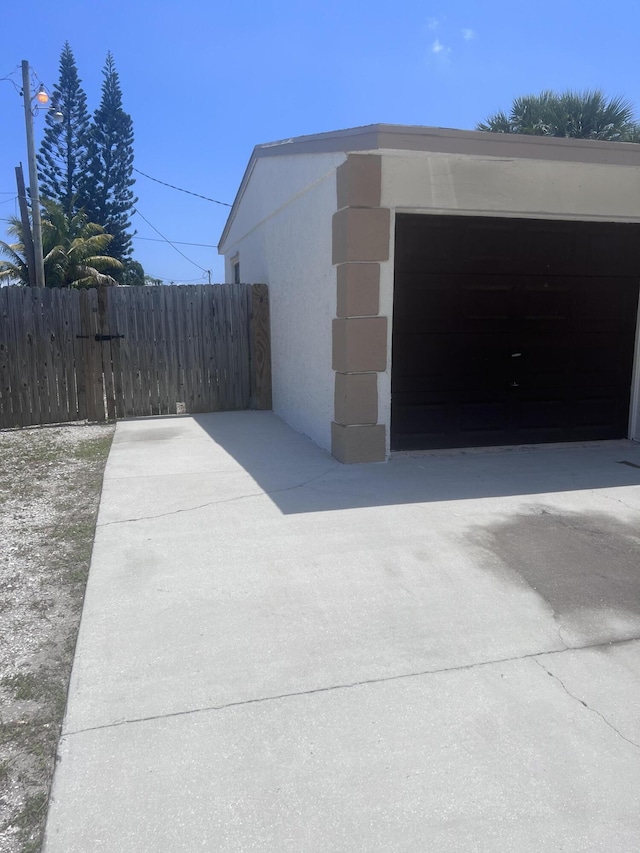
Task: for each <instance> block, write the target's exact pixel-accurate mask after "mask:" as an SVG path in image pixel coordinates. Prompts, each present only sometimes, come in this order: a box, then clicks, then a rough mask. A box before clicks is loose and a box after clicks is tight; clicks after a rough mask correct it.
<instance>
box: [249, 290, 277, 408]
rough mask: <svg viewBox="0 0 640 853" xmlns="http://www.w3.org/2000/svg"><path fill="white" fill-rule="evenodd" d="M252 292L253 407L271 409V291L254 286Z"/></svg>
mask: <svg viewBox="0 0 640 853" xmlns="http://www.w3.org/2000/svg"><path fill="white" fill-rule="evenodd" d="M251 290H252V293H251V314H250V317H251V362H252V369H251V376H252V395H251V407H252V408H254V409H271V406H272V402H271V334H270V318H269V289H268V287H267V285H266V284H253V285H252V286H251Z"/></svg>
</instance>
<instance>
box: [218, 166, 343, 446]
mask: <svg viewBox="0 0 640 853" xmlns="http://www.w3.org/2000/svg"><path fill="white" fill-rule="evenodd" d="M344 159H345V155H344V154H329V155H314V156H311V157H308V156H299V155H294V156H279V157H266V158H263V159H261V160H258V161H257V163H256V165H255V168H254V171H253V174H252V176H251V180H250V181H249V184H248V186H247V188H246V192H245V194H244V196H243V199H242V203H241V205H240V206H239V209H238V211H237V214H236V216H235V218H234V221H233V223H232V224H231V227H230V229H229V232H228V234H227V238H226V240H225V245H224V250H225V258H226V264H225V266H226V276H227V278H226V280H227V281H230V280H231V278H230V276H231V270H230V264H229V261H230V259H231V258H232V257H233V256H234V255H235V254H236V253H238V258H239V262H240V277H241V279H242V281H244V282H265V283H266V284H268V285H269V292H270V308H271V359H272V374H273V410H274V412H276V413H277V414H278V415H280V417H282V418H283V419H284V420H285V421H286V422H287V423H289V424H290V425H291V426H292V427H294V429H297V430H299V431H300V432H302V433H304V434H305V435H308V436H309V437H310V438H312V439H313V440H314V441H315V442H316V443H317V444H319V445H320V446H321V447H324V448H327V449H330V447H331V421H332V420H333V393H334V390H333V388H334V379H333V376H334V374H333V370H332V368H331V323H332V320H333V318H334V317H335V314H336V272H335V267H334V266H333V265H332V262H331V250H332V237H331V217H332V214H333V213H334V212H335V209H336V177H335V170H336V168H337V166H338V165H339V164H340V163H341V162H343V161H344Z"/></svg>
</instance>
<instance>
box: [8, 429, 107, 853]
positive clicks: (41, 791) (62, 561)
mask: <svg viewBox="0 0 640 853" xmlns="http://www.w3.org/2000/svg"><path fill="white" fill-rule="evenodd" d="M113 432H114V427H113V426H111V425H94V424H72V425H65V426H54V427H41V428H34V429H23V430H11V431H5V432H0V853H37V851H39V850H40V848H41V843H42V831H43V828H44V822H45V818H46V810H47V802H48V797H49V789H50V785H51V777H52V774H53V765H54V760H55V750H56V745H57V742H58V737H59V733H60V726H61V723H62V717H63V714H64V707H65V703H66V695H67V686H68V682H69V674H70V671H71V663H72V660H73V652H74V648H75V642H76V636H77V632H78V625H79V621H80V613H81V609H82V599H83V596H84V588H85V584H86V579H87V574H88V570H89V560H90V557H91V547H92V543H93V533H94V529H95V522H96V515H97V511H98V503H99V498H100V489H101V486H102V474H103V470H104V466H105V462H106V459H107V455H108V453H109V448H110V446H111V439H112V436H113Z"/></svg>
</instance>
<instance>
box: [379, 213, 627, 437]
mask: <svg viewBox="0 0 640 853" xmlns="http://www.w3.org/2000/svg"><path fill="white" fill-rule="evenodd" d="M639 277H640V226H637V225H630V224H611V223H576V222H553V221H545V220H524V219H509V220H506V219H491V218H484V217H482V218H479V217H462V216H418V215H409V214H406V215H405V214H399V215H398V216H397V220H396V260H395V289H394V318H393V356H392V358H393V361H392V386H391V391H392V412H391V435H392V449H394V450H409V449H426V448H438V447H471V446H486V445H497V444H524V443H531V442H549V441H587V440H600V439H610V438H623V437H626V435H627V428H628V417H629V400H630V387H631V374H632V367H633V351H634V341H635V328H636V314H637V304H638V279H639Z"/></svg>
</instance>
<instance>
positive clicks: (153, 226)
mask: <svg viewBox="0 0 640 853" xmlns="http://www.w3.org/2000/svg"><path fill="white" fill-rule="evenodd" d="M133 212H134V213H137V214H138V216H139V217H141V218H142V219H144V221H145V222H146V223H147V225H148V226H149V227H150V228H153V230H154V231H155V232H156V234H159V235H160V237H162V239H163V240H164V242H165V243H168V244H169V245H170V246H171V247H172V248H173V249H175V250H176V252H177V253H178V254H179V255H182V257H183V258H184V259H185V260H186V261H189V263H190V264H193V266H194V267H196V268H197V269H199V270H201V271H202V272H203V273H205V274H206V272H207V271H206V270H203V269H202V265H201V264H197V263H196V262H195V261H192V260H191V258H188V257H187V256H186V255H185V253H184V252H181V251H180V249H178V248H177V246H175V245H174V244H173V243H172V242H171V240H169V238H168V237H165V236H164V234H163V233H162V231H158V229H157V228H156V226H155V225H152V224H151V223H150V222H149V220H148V219H147V218H146V217H145V216H143V215H142V214H141V213H140V211H139V210H138V208H137V207H134V208H133Z"/></svg>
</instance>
